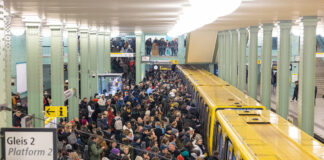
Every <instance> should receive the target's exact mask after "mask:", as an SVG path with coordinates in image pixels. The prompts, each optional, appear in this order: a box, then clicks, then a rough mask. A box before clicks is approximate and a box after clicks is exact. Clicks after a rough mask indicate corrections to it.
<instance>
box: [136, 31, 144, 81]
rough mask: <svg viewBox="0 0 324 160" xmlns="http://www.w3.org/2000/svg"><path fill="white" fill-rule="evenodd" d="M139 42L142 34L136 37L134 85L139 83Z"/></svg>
mask: <svg viewBox="0 0 324 160" xmlns="http://www.w3.org/2000/svg"><path fill="white" fill-rule="evenodd" d="M141 41H142V34H137V35H136V53H135V54H136V55H135V56H136V66H135V67H136V84H139V83H140V82H141V75H142V74H141V71H142V70H141Z"/></svg>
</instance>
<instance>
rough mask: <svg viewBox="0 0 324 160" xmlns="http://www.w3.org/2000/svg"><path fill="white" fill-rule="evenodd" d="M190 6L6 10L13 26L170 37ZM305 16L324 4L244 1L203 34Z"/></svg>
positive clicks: (317, 0) (78, 0)
mask: <svg viewBox="0 0 324 160" xmlns="http://www.w3.org/2000/svg"><path fill="white" fill-rule="evenodd" d="M187 4H188V0H161V1H157V0H5V8H7V10H9V11H10V12H11V13H13V15H15V16H14V17H15V18H16V19H14V21H13V22H14V24H13V25H22V22H21V20H19V18H20V17H21V16H22V15H37V16H39V17H40V18H41V19H43V20H45V21H46V20H48V19H56V20H60V21H61V22H63V23H76V24H78V25H89V26H97V27H110V28H113V27H115V28H118V29H119V31H120V32H121V33H122V32H134V31H135V30H141V31H143V32H147V33H166V32H168V31H169V30H170V29H171V28H172V26H173V25H174V24H175V23H176V20H177V18H178V15H179V14H180V13H181V12H182V8H181V7H182V6H183V5H187ZM206 16H208V15H206ZM301 16H320V17H322V16H324V0H243V2H242V4H241V6H240V7H239V8H238V9H237V10H236V11H235V12H234V13H232V14H230V15H227V16H224V17H220V18H219V19H217V20H216V21H215V22H214V23H212V24H209V25H207V26H205V27H203V28H202V30H213V31H218V30H226V29H236V28H241V27H248V26H252V25H260V24H262V23H269V22H275V21H278V20H297V19H298V18H299V17H301Z"/></svg>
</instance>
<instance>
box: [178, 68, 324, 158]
mask: <svg viewBox="0 0 324 160" xmlns="http://www.w3.org/2000/svg"><path fill="white" fill-rule="evenodd" d="M176 71H177V72H178V73H179V74H180V76H181V78H182V79H183V80H184V81H185V83H186V85H187V86H188V88H189V90H190V92H191V93H194V94H193V95H192V98H193V102H194V103H195V104H196V105H197V106H199V115H200V120H201V122H202V125H203V130H204V132H202V134H203V137H204V142H205V143H206V146H207V149H208V154H209V156H216V157H217V158H218V159H221V160H223V159H226V160H258V159H266V160H277V159H300V160H308V159H324V145H323V144H322V143H320V142H318V141H317V140H316V139H314V138H313V137H311V136H309V135H308V134H306V133H305V132H303V131H302V130H300V129H299V128H297V127H295V126H294V125H293V124H291V123H289V122H288V121H287V120H285V119H283V118H281V117H280V116H279V115H277V114H276V113H273V112H271V111H268V110H266V108H265V107H264V106H263V105H261V104H260V103H259V102H257V101H256V100H254V99H253V98H251V97H249V96H248V95H246V94H245V93H243V92H242V91H240V90H238V89H237V88H235V87H233V86H231V85H230V84H228V83H227V82H225V81H223V80H222V79H220V78H218V77H217V76H215V75H213V74H211V73H209V72H208V71H206V70H204V69H200V68H197V67H194V66H191V65H177V67H176Z"/></svg>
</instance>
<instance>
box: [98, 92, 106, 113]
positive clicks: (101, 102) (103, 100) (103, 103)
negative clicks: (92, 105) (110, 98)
mask: <svg viewBox="0 0 324 160" xmlns="http://www.w3.org/2000/svg"><path fill="white" fill-rule="evenodd" d="M98 105H99V108H100V113H101V112H103V111H105V110H106V98H105V95H103V94H102V95H101V96H100V99H99V100H98Z"/></svg>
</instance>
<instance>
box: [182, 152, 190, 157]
mask: <svg viewBox="0 0 324 160" xmlns="http://www.w3.org/2000/svg"><path fill="white" fill-rule="evenodd" d="M181 155H182V157H184V158H185V157H189V152H188V151H183V152H182V153H181Z"/></svg>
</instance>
